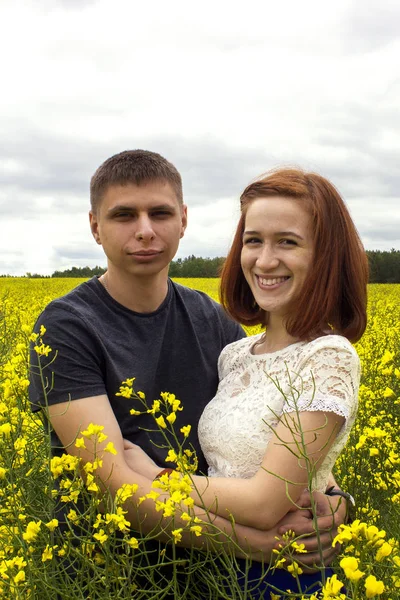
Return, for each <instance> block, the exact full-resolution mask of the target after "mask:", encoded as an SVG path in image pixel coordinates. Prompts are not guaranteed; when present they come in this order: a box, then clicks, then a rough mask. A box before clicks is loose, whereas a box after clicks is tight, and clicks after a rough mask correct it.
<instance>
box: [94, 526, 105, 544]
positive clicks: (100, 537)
mask: <svg viewBox="0 0 400 600" xmlns="http://www.w3.org/2000/svg"><path fill="white" fill-rule="evenodd" d="M93 537H94V539H95V540H97V541H98V542H100V544H104V542H106V541H107V540H108V535H107V534H106V533H104V529H100V531H99V532H98V533H94V534H93Z"/></svg>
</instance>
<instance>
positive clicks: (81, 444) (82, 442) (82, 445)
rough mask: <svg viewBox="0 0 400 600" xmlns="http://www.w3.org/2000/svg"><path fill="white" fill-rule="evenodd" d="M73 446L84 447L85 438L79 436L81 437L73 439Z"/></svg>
mask: <svg viewBox="0 0 400 600" xmlns="http://www.w3.org/2000/svg"><path fill="white" fill-rule="evenodd" d="M75 447H76V448H86V446H85V440H84V439H83V437H81V438H78V439H77V440H76V441H75Z"/></svg>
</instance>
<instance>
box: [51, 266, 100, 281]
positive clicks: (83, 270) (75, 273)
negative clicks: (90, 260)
mask: <svg viewBox="0 0 400 600" xmlns="http://www.w3.org/2000/svg"><path fill="white" fill-rule="evenodd" d="M106 271H107V269H106V267H99V266H97V265H96V266H95V267H71V269H65V271H54V273H52V275H51V276H52V277H86V278H87V279H89V277H93V276H94V275H103V273H105V272H106Z"/></svg>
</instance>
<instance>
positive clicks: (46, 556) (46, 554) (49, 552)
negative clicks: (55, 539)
mask: <svg viewBox="0 0 400 600" xmlns="http://www.w3.org/2000/svg"><path fill="white" fill-rule="evenodd" d="M57 547H58V546H54V547H53V548H50V546H49V545H48V544H47V546H46V548H45V549H44V550H43V552H42V562H46V561H47V560H51V559H52V558H53V550H54V548H57Z"/></svg>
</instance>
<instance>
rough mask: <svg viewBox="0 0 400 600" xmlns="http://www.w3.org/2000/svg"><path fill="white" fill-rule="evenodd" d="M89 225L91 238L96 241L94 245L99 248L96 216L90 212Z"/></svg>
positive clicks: (99, 241)
mask: <svg viewBox="0 0 400 600" xmlns="http://www.w3.org/2000/svg"><path fill="white" fill-rule="evenodd" d="M89 223H90V230H91V232H92V236H93V237H94V239H95V240H96V243H97V244H99V245H100V246H101V239H100V233H99V223H98V221H97V217H96V214H95V213H94V212H93V211H92V210H90V211H89Z"/></svg>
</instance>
